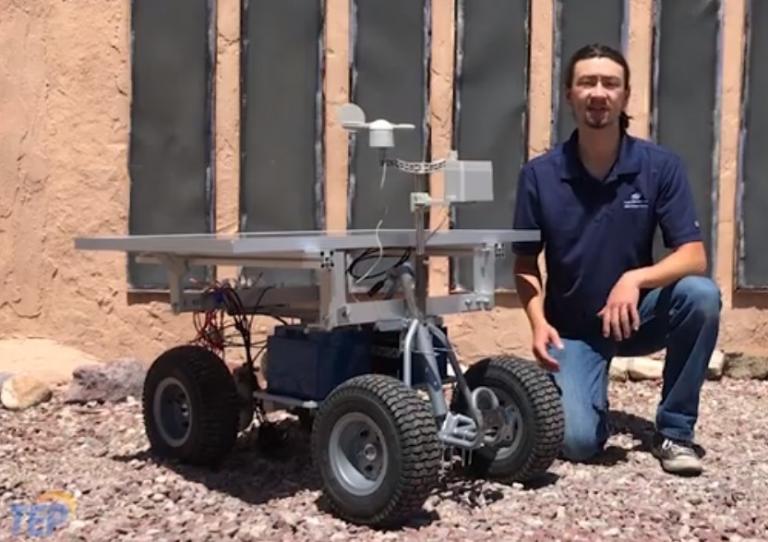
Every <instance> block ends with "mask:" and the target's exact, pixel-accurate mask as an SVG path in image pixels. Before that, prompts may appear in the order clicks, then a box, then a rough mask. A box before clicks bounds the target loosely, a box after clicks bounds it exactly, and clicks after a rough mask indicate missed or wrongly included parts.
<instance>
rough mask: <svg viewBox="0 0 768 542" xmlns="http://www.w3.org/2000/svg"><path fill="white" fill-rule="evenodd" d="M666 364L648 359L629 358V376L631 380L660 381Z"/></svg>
mask: <svg viewBox="0 0 768 542" xmlns="http://www.w3.org/2000/svg"><path fill="white" fill-rule="evenodd" d="M663 372H664V362H663V361H661V360H656V359H653V358H648V357H636V358H628V361H627V374H628V375H629V378H630V379H631V380H659V379H661V375H662V373H663Z"/></svg>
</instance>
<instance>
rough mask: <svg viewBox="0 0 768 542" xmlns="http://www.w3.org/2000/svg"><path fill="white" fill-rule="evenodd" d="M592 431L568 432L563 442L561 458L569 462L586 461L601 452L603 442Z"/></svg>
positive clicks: (595, 430) (595, 432) (593, 430)
mask: <svg viewBox="0 0 768 542" xmlns="http://www.w3.org/2000/svg"><path fill="white" fill-rule="evenodd" d="M597 433H598V431H597V428H594V429H592V430H584V429H581V430H570V431H569V430H568V428H567V427H566V431H565V439H564V441H563V453H562V455H563V457H564V458H565V459H568V460H569V461H587V460H588V459H591V458H593V457H594V456H596V455H598V454H599V453H600V452H602V451H603V448H604V446H605V440H604V439H601V438H600V437H599V436H598V434H597Z"/></svg>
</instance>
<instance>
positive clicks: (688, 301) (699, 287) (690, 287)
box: [674, 276, 722, 320]
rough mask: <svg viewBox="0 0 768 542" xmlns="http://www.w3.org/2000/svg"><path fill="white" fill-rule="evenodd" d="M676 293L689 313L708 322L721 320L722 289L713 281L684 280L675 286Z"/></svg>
mask: <svg viewBox="0 0 768 542" xmlns="http://www.w3.org/2000/svg"><path fill="white" fill-rule="evenodd" d="M674 292H675V295H676V296H679V297H680V298H681V301H682V306H683V307H684V308H685V309H687V310H688V311H690V312H693V313H695V314H697V315H698V316H700V317H702V318H704V319H707V320H718V319H719V318H720V308H721V307H722V301H721V297H720V289H719V288H718V286H717V284H715V282H714V281H712V279H709V278H707V277H698V276H689V277H685V278H682V279H680V281H679V282H678V283H677V285H676V286H675V290H674Z"/></svg>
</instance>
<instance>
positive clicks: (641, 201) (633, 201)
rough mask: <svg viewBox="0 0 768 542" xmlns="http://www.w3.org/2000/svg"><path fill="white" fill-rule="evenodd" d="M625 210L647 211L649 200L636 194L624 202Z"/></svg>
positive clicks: (638, 193)
mask: <svg viewBox="0 0 768 542" xmlns="http://www.w3.org/2000/svg"><path fill="white" fill-rule="evenodd" d="M624 208H625V209H647V208H648V200H647V199H645V198H644V197H643V195H642V194H641V193H640V192H635V193H634V194H632V195H631V196H629V199H627V200H624Z"/></svg>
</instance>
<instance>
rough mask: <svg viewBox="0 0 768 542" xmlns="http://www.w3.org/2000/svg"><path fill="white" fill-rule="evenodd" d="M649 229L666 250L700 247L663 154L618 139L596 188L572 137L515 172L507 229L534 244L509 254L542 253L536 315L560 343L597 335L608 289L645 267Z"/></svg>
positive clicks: (686, 200)
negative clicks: (540, 311) (529, 234)
mask: <svg viewBox="0 0 768 542" xmlns="http://www.w3.org/2000/svg"><path fill="white" fill-rule="evenodd" d="M657 226H658V227H660V228H661V232H662V236H663V240H664V244H665V245H666V246H667V247H668V248H675V247H678V246H680V245H682V244H683V243H688V242H691V241H700V240H701V239H702V236H701V229H700V227H699V222H698V220H697V218H696V209H695V205H694V201H693V197H692V194H691V190H690V186H689V184H688V178H687V174H686V171H685V167H684V165H683V163H682V161H681V160H680V158H679V157H678V156H677V155H675V154H674V153H672V152H671V151H669V150H668V149H665V148H663V147H660V146H658V145H655V144H653V143H651V142H649V141H645V140H641V139H636V138H634V137H631V136H629V135H628V134H625V135H623V137H622V141H621V145H620V150H619V156H618V159H617V161H616V163H615V164H614V166H613V168H612V170H611V172H610V173H609V174H608V176H607V177H606V178H605V179H603V180H598V179H595V178H593V177H592V176H591V175H590V174H589V173H588V172H587V171H586V169H585V168H584V166H583V165H582V163H581V160H580V159H579V154H578V132H577V131H574V133H573V135H572V136H571V137H570V139H569V140H567V141H566V142H564V143H562V144H560V145H558V146H557V147H555V148H554V149H552V150H551V151H549V152H548V153H546V154H544V155H542V156H539V157H537V158H535V159H533V160H531V161H529V162H528V163H527V164H525V165H524V166H523V168H522V171H521V173H520V180H519V184H518V187H517V197H516V201H515V217H514V228H515V229H523V230H526V229H534V230H539V231H540V232H541V242H538V243H513V245H512V246H513V250H514V252H515V253H516V254H520V255H536V254H539V252H541V250H542V248H543V249H544V251H545V258H546V260H545V261H546V273H547V279H546V290H545V298H544V311H545V314H546V317H547V320H548V321H549V323H550V324H552V325H553V326H554V327H555V328H556V329H557V330H558V332H560V334H561V335H563V336H566V337H569V336H570V337H583V336H586V335H591V334H593V333H598V332H599V330H600V326H601V320H600V318H599V317H598V316H597V313H598V312H599V311H600V309H601V308H602V307H603V306H604V305H605V302H606V300H607V298H608V294H609V293H610V291H611V288H613V286H614V284H616V281H618V280H619V278H620V277H621V275H622V274H623V273H624V272H626V271H628V270H630V269H635V268H638V267H645V266H648V265H652V264H653V259H652V258H653V238H654V233H655V230H656V227H657ZM645 293H647V292H643V294H645Z"/></svg>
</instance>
